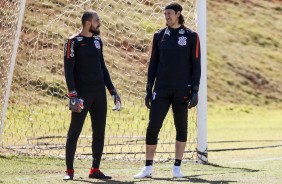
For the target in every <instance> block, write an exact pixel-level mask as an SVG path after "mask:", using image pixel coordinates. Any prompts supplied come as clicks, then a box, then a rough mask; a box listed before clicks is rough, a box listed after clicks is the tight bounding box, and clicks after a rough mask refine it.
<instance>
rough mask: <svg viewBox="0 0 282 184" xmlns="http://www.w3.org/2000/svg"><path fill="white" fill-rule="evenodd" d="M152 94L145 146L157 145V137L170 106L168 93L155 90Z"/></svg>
mask: <svg viewBox="0 0 282 184" xmlns="http://www.w3.org/2000/svg"><path fill="white" fill-rule="evenodd" d="M154 93H155V94H154V96H155V98H154V99H153V101H152V104H151V109H150V115H149V124H148V127H147V132H146V144H147V145H156V144H157V143H158V135H159V132H160V129H161V128H162V125H163V121H164V118H165V117H166V115H167V112H168V110H169V107H170V104H171V95H170V91H168V90H160V89H157V90H155V92H154Z"/></svg>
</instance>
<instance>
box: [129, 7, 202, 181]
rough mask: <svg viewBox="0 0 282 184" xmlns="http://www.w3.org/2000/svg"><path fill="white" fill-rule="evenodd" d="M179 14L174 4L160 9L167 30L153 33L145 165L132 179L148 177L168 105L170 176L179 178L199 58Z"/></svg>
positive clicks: (195, 40)
mask: <svg viewBox="0 0 282 184" xmlns="http://www.w3.org/2000/svg"><path fill="white" fill-rule="evenodd" d="M181 11H182V7H181V5H179V4H178V3H170V4H168V5H167V6H166V7H165V10H164V15H165V20H166V25H167V27H166V28H164V29H161V30H159V31H158V32H157V33H155V34H154V38H153V46H152V53H151V58H150V64H149V68H148V80H147V93H146V98H145V104H146V106H147V107H148V108H149V109H150V115H149V124H148V128H147V133H146V165H145V167H144V168H143V169H142V170H141V172H140V173H138V174H136V175H135V176H134V178H145V177H152V173H153V167H152V166H153V159H154V154H155V151H156V148H157V139H158V134H159V131H160V129H161V127H162V124H163V121H164V118H165V116H166V114H167V112H168V110H169V107H170V106H172V110H173V116H174V125H175V128H176V143H175V163H174V166H173V177H183V174H182V173H181V170H180V165H181V160H182V158H183V153H184V149H185V145H186V141H187V128H188V120H187V119H188V118H187V117H188V110H187V108H192V107H194V106H196V105H197V103H198V90H199V84H200V75H201V64H200V58H201V56H200V42H199V37H198V34H197V33H196V32H193V31H192V30H190V29H188V28H186V27H185V26H184V17H183V15H182V14H181ZM153 87H154V88H153ZM153 89H154V90H153Z"/></svg>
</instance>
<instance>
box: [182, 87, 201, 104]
mask: <svg viewBox="0 0 282 184" xmlns="http://www.w3.org/2000/svg"><path fill="white" fill-rule="evenodd" d="M198 91H199V86H193V87H191V86H190V85H189V86H188V91H187V95H186V96H184V100H185V102H186V103H187V104H188V108H189V109H191V108H192V107H195V106H196V105H197V104H198Z"/></svg>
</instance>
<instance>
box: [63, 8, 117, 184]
mask: <svg viewBox="0 0 282 184" xmlns="http://www.w3.org/2000/svg"><path fill="white" fill-rule="evenodd" d="M81 21H82V26H83V28H82V31H81V32H80V33H79V34H77V35H75V36H73V37H71V38H69V39H68V40H67V42H66V44H65V49H64V70H65V78H66V83H67V87H68V91H69V94H68V97H69V98H70V102H69V109H70V110H71V111H72V113H71V123H70V127H69V130H68V135H67V142H66V166H67V170H66V175H65V177H64V180H72V179H73V177H74V167H73V162H74V155H75V151H76V145H77V141H78V138H79V135H80V133H81V130H82V127H83V124H84V121H85V118H86V115H87V113H88V111H89V113H90V117H91V123H92V131H93V134H92V157H93V162H92V168H91V169H90V173H89V178H97V179H111V177H110V176H106V175H105V174H103V173H102V172H101V171H100V169H99V167H100V161H101V157H102V152H103V147H104V137H105V127H106V115H107V99H106V90H105V86H106V87H107V89H108V90H109V92H110V94H111V95H112V97H113V98H114V104H115V106H114V108H113V110H118V111H119V110H120V109H121V101H120V98H119V96H118V94H117V92H116V90H115V88H114V85H113V84H112V81H111V78H110V75H109V72H108V70H107V68H106V65H105V62H104V56H103V43H102V41H101V38H100V36H99V34H100V29H99V28H100V26H101V22H100V19H99V16H98V14H97V12H95V11H86V12H84V14H83V16H82V18H81Z"/></svg>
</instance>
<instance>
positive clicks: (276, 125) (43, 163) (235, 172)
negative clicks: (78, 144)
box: [0, 104, 282, 184]
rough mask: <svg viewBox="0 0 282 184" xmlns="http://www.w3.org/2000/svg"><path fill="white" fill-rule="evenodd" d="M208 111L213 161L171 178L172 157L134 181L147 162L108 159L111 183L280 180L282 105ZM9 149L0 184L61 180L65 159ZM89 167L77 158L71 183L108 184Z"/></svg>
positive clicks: (0, 161) (186, 166)
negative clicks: (147, 176) (90, 176)
mask: <svg viewBox="0 0 282 184" xmlns="http://www.w3.org/2000/svg"><path fill="white" fill-rule="evenodd" d="M208 115H209V116H208V117H209V118H208V149H209V152H208V154H209V155H208V157H209V164H208V165H198V164H195V163H191V162H188V163H187V162H184V163H183V171H184V173H185V175H187V177H186V178H183V179H172V177H171V167H172V164H173V163H172V161H167V162H163V163H156V164H155V167H154V171H155V174H154V178H153V179H141V180H134V179H133V178H132V176H133V175H134V174H136V173H137V172H139V169H140V168H141V167H142V166H143V161H132V162H128V161H124V160H104V161H103V162H102V164H101V168H102V169H103V170H104V171H105V172H106V173H108V174H111V175H112V176H113V180H112V181H111V182H109V183H151V182H153V183H175V182H187V183H188V182H191V183H233V182H237V183H280V182H281V180H282V177H281V173H280V171H281V168H282V157H281V154H282V136H281V131H282V123H281V119H282V117H281V113H280V111H279V110H277V109H275V108H270V109H268V108H257V107H256V106H238V105H232V104H230V105H226V106H220V105H218V104H210V105H209V111H208ZM142 123H143V122H142ZM123 126H125V125H123ZM143 149H144V147H143ZM7 151H8V150H1V152H0V153H1V154H0V155H2V156H0V183H1V182H2V183H31V184H33V183H34V184H35V183H36V184H41V183H42V184H43V183H61V182H62V177H63V175H64V169H65V164H64V160H61V159H58V158H48V157H43V158H41V157H37V158H33V157H25V156H9V155H10V154H9V153H7ZM8 152H9V151H8ZM5 155H8V156H5ZM158 155H160V154H159V153H158ZM141 158H144V155H143V156H142V157H141ZM90 166H91V160H89V159H87V158H86V159H82V160H81V159H79V160H75V170H76V174H77V175H76V181H73V182H70V183H92V182H95V183H96V182H98V183H105V181H99V180H91V179H88V178H87V174H88V172H89V167H90ZM27 168H28V169H27Z"/></svg>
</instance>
